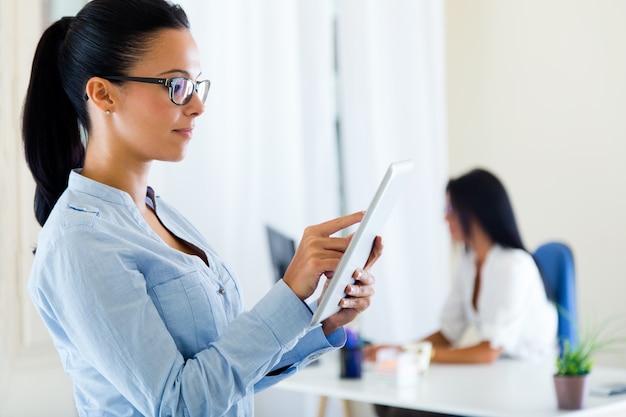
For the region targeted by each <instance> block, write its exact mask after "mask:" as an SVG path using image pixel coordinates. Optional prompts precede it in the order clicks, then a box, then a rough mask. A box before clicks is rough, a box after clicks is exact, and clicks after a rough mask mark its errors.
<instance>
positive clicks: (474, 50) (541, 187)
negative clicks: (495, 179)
mask: <svg viewBox="0 0 626 417" xmlns="http://www.w3.org/2000/svg"><path fill="white" fill-rule="evenodd" d="M446 8H447V10H446V14H447V16H446V18H447V24H448V27H447V37H448V38H447V65H448V69H447V71H448V73H447V79H448V93H447V94H448V111H449V113H448V120H449V125H448V127H449V129H448V131H449V149H450V165H449V166H450V170H451V173H452V174H453V175H457V174H460V173H462V172H464V171H465V170H467V169H469V168H471V167H474V166H477V165H481V166H484V167H487V168H489V169H492V170H493V171H495V172H496V173H497V174H498V175H499V176H500V177H501V178H502V180H503V181H504V182H505V184H506V185H507V187H508V189H509V191H510V193H511V194H512V199H513V204H514V205H515V208H516V212H517V213H516V214H517V217H518V221H519V222H520V224H521V229H522V233H523V237H524V238H525V242H526V245H527V246H528V247H529V248H531V249H532V248H534V247H536V246H537V245H538V244H539V243H541V242H543V241H545V240H549V239H560V240H564V241H566V242H568V243H569V244H571V246H572V247H573V250H574V256H575V261H576V267H577V273H578V276H577V278H578V290H579V292H578V298H579V307H580V309H579V310H580V311H579V315H580V319H581V320H582V321H583V323H584V322H590V321H593V320H596V321H599V320H602V319H605V318H607V317H611V316H615V315H617V314H622V315H623V314H626V308H625V307H624V294H626V273H625V272H624V270H623V266H622V260H623V256H624V251H625V250H626V221H625V219H624V214H623V213H624V212H626V194H625V191H624V190H626V164H625V163H624V155H626V140H625V138H626V117H625V115H624V111H625V110H626V54H625V53H624V40H625V39H626V25H624V16H626V2H624V1H620V0H602V1H586V0H574V1H572V0H507V1H501V0H473V1H471V2H468V1H466V0H448V1H447V5H446ZM623 335H625V336H626V329H623ZM599 362H604V363H613V364H619V365H624V366H626V355H621V357H618V356H611V357H603V358H601V360H599Z"/></svg>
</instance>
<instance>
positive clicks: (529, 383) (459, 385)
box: [276, 354, 626, 417]
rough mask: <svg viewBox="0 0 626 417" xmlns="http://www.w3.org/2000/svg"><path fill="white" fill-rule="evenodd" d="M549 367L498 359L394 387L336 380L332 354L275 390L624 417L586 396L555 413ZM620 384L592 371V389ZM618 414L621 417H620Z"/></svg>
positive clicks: (615, 376)
mask: <svg viewBox="0 0 626 417" xmlns="http://www.w3.org/2000/svg"><path fill="white" fill-rule="evenodd" d="M554 369H555V368H554V363H553V362H551V363H543V364H540V363H525V362H521V361H514V360H507V359H501V360H499V361H497V362H496V363H494V364H490V365H441V364H433V365H431V367H430V370H429V371H428V374H427V375H425V376H424V377H422V378H421V380H420V381H419V382H417V384H415V385H413V386H411V387H404V388H397V387H393V386H391V385H389V384H386V383H384V382H381V381H378V380H376V379H375V378H374V376H373V375H371V374H370V373H369V372H365V373H364V375H363V378H362V379H358V380H349V379H348V380H346V379H340V378H339V365H338V363H337V358H336V356H335V354H331V355H328V356H326V357H324V358H322V360H321V363H320V364H319V365H317V366H315V365H314V366H309V367H308V368H305V369H303V370H301V371H300V372H298V373H296V374H295V375H292V376H291V377H289V378H287V379H285V380H283V381H282V382H280V383H279V384H278V385H276V388H279V389H286V390H290V391H297V392H304V393H311V394H317V395H325V396H329V397H337V398H343V399H347V400H353V401H362V402H367V403H377V404H386V405H392V406H396V407H402V408H410V409H416V410H424V411H435V412H440V413H449V414H459V415H464V416H480V417H530V416H532V417H551V416H565V415H567V416H576V417H583V416H601V415H605V414H608V415H625V416H626V395H624V394H622V395H614V396H610V397H599V396H594V395H590V396H589V397H588V398H587V400H586V405H585V409H583V410H577V411H570V412H567V411H563V410H558V407H557V403H556V394H555V392H554V383H553V380H552V374H553V373H554ZM606 383H626V369H609V368H602V367H595V368H594V370H593V372H592V374H591V384H592V387H594V386H599V385H603V384H606ZM621 412H623V414H621Z"/></svg>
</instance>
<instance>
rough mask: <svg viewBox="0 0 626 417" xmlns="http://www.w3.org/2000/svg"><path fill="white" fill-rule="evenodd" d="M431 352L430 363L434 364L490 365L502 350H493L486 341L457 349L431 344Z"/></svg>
mask: <svg viewBox="0 0 626 417" xmlns="http://www.w3.org/2000/svg"><path fill="white" fill-rule="evenodd" d="M442 337H443V335H442ZM433 352H434V354H433V357H432V358H431V361H432V362H436V363H492V362H494V361H495V360H496V359H498V358H499V357H500V353H501V352H502V350H501V349H493V348H492V347H491V344H490V343H489V342H488V341H484V342H480V343H478V344H477V345H473V346H468V347H464V348H457V349H455V348H451V347H449V344H448V346H445V345H437V344H435V343H434V342H433Z"/></svg>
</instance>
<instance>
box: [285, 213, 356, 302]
mask: <svg viewBox="0 0 626 417" xmlns="http://www.w3.org/2000/svg"><path fill="white" fill-rule="evenodd" d="M364 214H365V212H363V211H359V212H356V213H353V214H349V215H347V216H342V217H338V218H336V219H333V220H329V221H327V222H324V223H320V224H317V225H315V226H309V227H307V228H306V229H305V231H304V234H303V235H302V240H301V241H300V244H299V245H298V248H297V250H296V253H295V255H294V257H293V259H292V260H291V263H290V264H289V267H288V268H287V271H286V272H285V276H284V277H283V281H284V282H285V283H286V284H287V285H288V286H289V288H291V290H292V291H293V292H294V293H295V294H296V295H297V296H298V297H299V298H300V299H301V300H306V299H307V298H309V297H310V296H311V295H313V293H314V292H315V290H316V289H317V286H318V283H319V280H320V278H321V276H322V275H326V276H327V277H329V278H331V277H332V275H333V273H334V271H335V269H337V265H338V264H339V260H340V259H341V257H342V256H343V253H344V252H345V251H346V249H347V247H348V244H349V243H350V239H351V236H348V237H331V235H333V234H334V233H336V232H338V231H340V230H342V229H345V228H346V227H349V226H352V225H353V224H356V223H358V222H360V221H361V220H362V219H363V215H364Z"/></svg>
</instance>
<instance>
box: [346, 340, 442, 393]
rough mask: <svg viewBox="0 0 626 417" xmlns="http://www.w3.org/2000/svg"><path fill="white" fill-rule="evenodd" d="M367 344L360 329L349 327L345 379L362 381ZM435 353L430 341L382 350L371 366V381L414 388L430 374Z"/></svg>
mask: <svg viewBox="0 0 626 417" xmlns="http://www.w3.org/2000/svg"><path fill="white" fill-rule="evenodd" d="M364 344H365V342H364V341H363V339H362V338H361V337H360V336H359V333H358V332H357V331H356V330H354V329H351V328H346V343H345V345H344V346H343V347H342V348H341V349H339V366H340V378H341V379H360V378H362V376H363V368H364V355H363V347H364ZM432 352H433V347H432V343H431V342H427V341H423V342H416V343H411V344H407V345H403V346H401V347H400V348H396V347H390V348H381V349H378V350H377V351H376V358H375V361H374V362H373V363H371V362H368V363H367V368H366V370H367V374H368V378H372V379H373V380H375V381H380V382H383V383H385V384H389V385H392V386H396V387H406V386H412V385H414V384H416V383H417V382H418V381H419V380H420V378H422V377H423V376H424V375H425V374H426V373H427V372H428V368H429V366H430V359H431V357H432Z"/></svg>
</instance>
